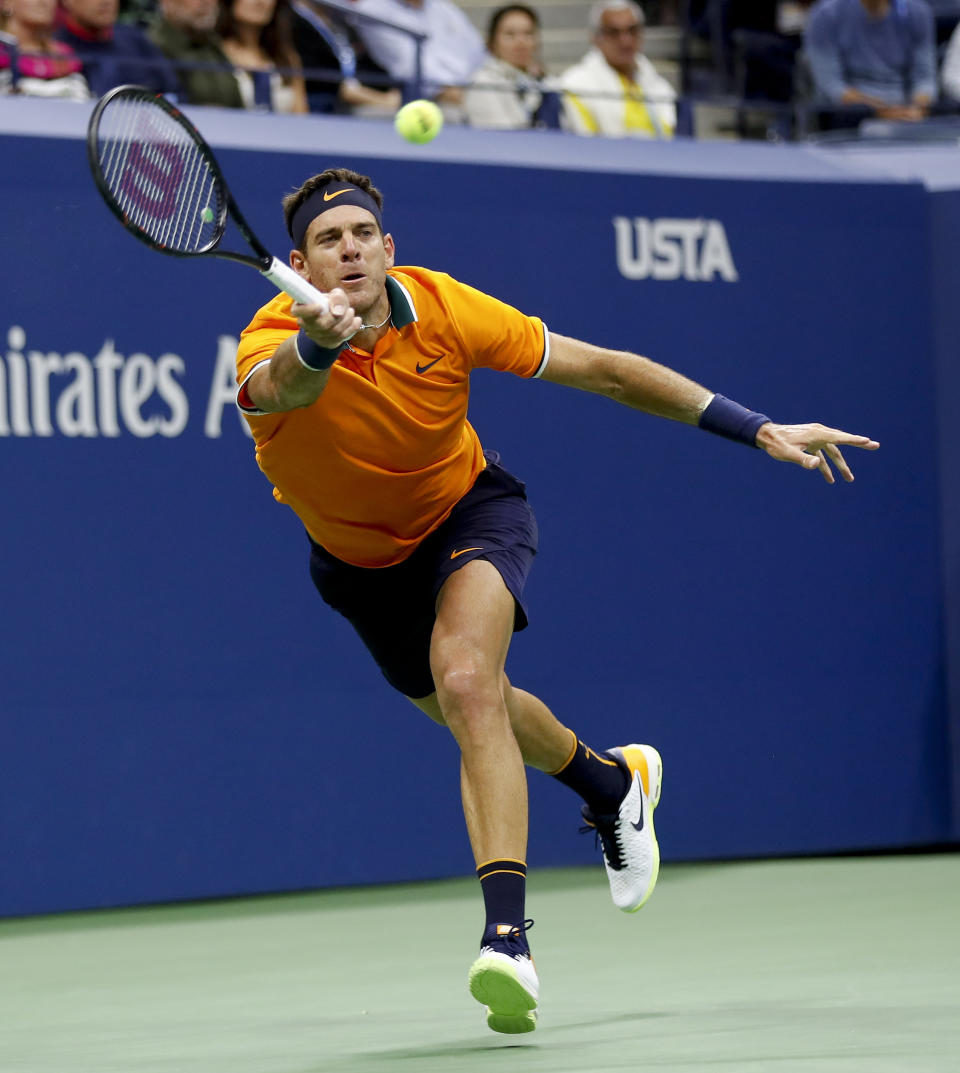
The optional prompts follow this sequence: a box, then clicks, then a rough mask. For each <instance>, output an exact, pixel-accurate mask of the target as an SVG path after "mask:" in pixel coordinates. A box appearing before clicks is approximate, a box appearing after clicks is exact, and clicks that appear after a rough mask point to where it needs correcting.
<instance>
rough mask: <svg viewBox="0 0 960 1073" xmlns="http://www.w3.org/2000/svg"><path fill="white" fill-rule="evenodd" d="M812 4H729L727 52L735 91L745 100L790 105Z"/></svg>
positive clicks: (751, 0) (736, 0)
mask: <svg viewBox="0 0 960 1073" xmlns="http://www.w3.org/2000/svg"><path fill="white" fill-rule="evenodd" d="M812 5H813V0H777V2H776V3H770V4H758V3H756V0H728V4H727V12H726V36H727V38H728V44H727V47H728V49H729V54H730V56H731V58H732V63H733V68H734V69H733V72H732V73H733V74H734V76H735V78H734V90H735V92H737V93H738V94H740V95H742V96H743V97H744V98H745V99H746V100H762V101H779V102H784V103H785V102H787V101H790V100H792V99H793V95H794V68H795V66H796V59H797V55H798V54H799V52H800V49H801V47H802V45H803V32H804V29H805V28H806V24H807V19H808V18H809V15H810V8H811V6H812Z"/></svg>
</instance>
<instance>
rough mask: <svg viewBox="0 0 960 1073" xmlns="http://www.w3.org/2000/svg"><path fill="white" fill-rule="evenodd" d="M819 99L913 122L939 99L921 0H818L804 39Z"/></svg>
mask: <svg viewBox="0 0 960 1073" xmlns="http://www.w3.org/2000/svg"><path fill="white" fill-rule="evenodd" d="M804 50H805V52H806V55H807V60H808V62H809V65H810V71H811V74H812V77H813V82H814V88H815V91H816V96H817V99H818V102H820V103H823V104H826V105H829V106H831V107H833V108H840V109H845V110H847V111H848V112H850V113H852V114H854V115H856V114H857V113H859V116H860V117H861V118H862V117H863V116H869V115H875V116H879V117H880V118H882V119H896V120H907V121H916V120H920V119H924V118H926V116H927V115H928V114H929V112H930V108H931V105H932V104H933V102H934V100H935V98H936V91H937V76H936V46H935V43H934V20H933V12H932V11H931V9H930V7H929V5H928V4H927V3H926V2H925V0H819V2H818V3H817V4H816V5H815V6H814V7H813V9H812V10H811V12H810V19H809V21H808V23H807V29H806V34H805V38H804Z"/></svg>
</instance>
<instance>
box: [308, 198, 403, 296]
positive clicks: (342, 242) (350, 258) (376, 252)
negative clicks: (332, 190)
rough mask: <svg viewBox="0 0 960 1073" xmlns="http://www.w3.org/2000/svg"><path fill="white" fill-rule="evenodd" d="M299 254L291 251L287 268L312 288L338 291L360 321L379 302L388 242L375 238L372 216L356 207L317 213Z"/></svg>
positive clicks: (390, 255)
mask: <svg viewBox="0 0 960 1073" xmlns="http://www.w3.org/2000/svg"><path fill="white" fill-rule="evenodd" d="M304 249H305V253H303V254H301V253H300V251H299V250H294V251H293V253H292V254H291V255H290V263H291V265H292V266H293V267H294V268H295V269H296V270H297V271H298V272H300V274H301V275H305V276H306V278H307V279H309V280H310V282H311V283H312V284H313V285H314V287H319V289H320V290H321V291H332V290H333V288H334V287H340V288H341V289H342V290H343V291H344V293H345V294H346V295H347V297H348V298H349V299H350V304H351V305H352V306H353V308H354V309H355V310H356V311H357V313H359V314H360V316H361V317H362V316H364V314H365V313H367V312H368V311H369V310H372V309H373V308H374V306H376V305H377V303H378V302H380V301H382V299H383V297H384V285H385V280H386V278H387V269H388V268H393V254H394V249H393V238H392V237H391V236H390V235H381V234H380V229H379V228H378V227H377V221H376V220H375V219H374V217H373V213H372V212H369V211H368V210H367V209H362V208H360V206H359V205H340V206H338V207H337V208H335V209H328V210H327V211H326V212H322V213H321V214H320V215H319V216H318V217H317V218H316V219H315V220H313V221H312V222H311V224H310V226H309V227H308V228H307V234H306V241H305V244H304Z"/></svg>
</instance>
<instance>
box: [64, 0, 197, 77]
mask: <svg viewBox="0 0 960 1073" xmlns="http://www.w3.org/2000/svg"><path fill="white" fill-rule="evenodd" d="M118 11H119V0H61V10H60V20H59V26H58V28H57V32H56V37H57V39H58V40H60V41H63V42H64V43H66V44H68V45H70V46H71V48H72V49H73V50H74V52H76V54H77V55H78V56H79V57H80V61H81V62H82V64H83V73H84V76H85V78H86V80H87V82H88V84H89V86H90V90H91V92H92V93H93V95H94V96H95V97H100V96H102V95H103V94H104V93H106V92H107V90H109V89H112V88H113V87H114V86H122V85H125V84H126V83H135V84H137V85H139V86H146V87H147V88H148V89H152V90H155V91H156V92H158V93H166V94H169V95H171V96H173V97H174V98H176V95H177V93H178V91H179V82H178V81H177V75H176V72H175V71H174V69H173V66H172V65H171V63H170V61H169V60H168V59H167V57H166V56H164V54H163V53H162V52H161V51H160V49H158V48H157V46H156V45H155V44H154V43H153V42H152V41H151V40H150V39H149V38H148V37H147V35H146V34H145V33H144V31H143V30H141V29H140V27H139V26H130V25H126V24H124V23H118V22H117V15H118Z"/></svg>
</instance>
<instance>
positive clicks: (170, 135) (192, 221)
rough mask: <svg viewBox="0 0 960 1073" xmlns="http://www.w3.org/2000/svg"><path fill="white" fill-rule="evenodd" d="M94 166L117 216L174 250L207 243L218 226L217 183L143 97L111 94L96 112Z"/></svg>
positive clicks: (178, 131)
mask: <svg viewBox="0 0 960 1073" xmlns="http://www.w3.org/2000/svg"><path fill="white" fill-rule="evenodd" d="M97 156H98V159H99V164H100V170H101V174H102V177H103V180H104V183H105V185H106V187H107V190H108V192H109V195H110V197H111V198H112V199H113V201H114V203H115V204H116V206H117V208H118V209H119V210H120V211H121V213H122V214H123V216H124V219H125V221H126V222H127V223H128V224H129V225H132V226H133V227H135V228H137V229H139V230H140V231H142V232H143V233H144V234H145V235H147V236H149V238H150V239H151V240H152V241H154V242H155V243H157V244H159V245H160V246H163V247H165V248H168V249H171V250H175V251H177V252H181V253H196V252H199V251H200V250H203V249H206V248H209V247H210V246H211V245H213V244H215V242H216V240H217V239H218V237H219V232H220V230H221V228H222V220H221V217H222V216H223V213H222V206H221V201H222V198H221V195H220V191H219V184H218V181H217V177H216V174H215V173H214V171H213V169H212V167H211V166H210V163H209V161H208V159H207V157H206V156H205V154H204V153H203V152H202V151H201V149H200V148H199V146H197V144H196V143H195V142H194V140H193V139H192V138H191V137H190V135H189V134H188V133H187V132H186V131H185V130H184V129H183V128H182V127H181V126H180V124H179V123H178V122H177V120H176V119H174V118H173V117H172V116H170V115H168V114H167V112H165V111H164V110H163V109H162V108H160V107H158V106H157V105H155V104H153V103H152V102H151V101H150V100H143V99H139V100H127V99H122V98H121V99H118V100H116V101H114V102H112V103H111V105H110V106H109V107H108V108H107V109H105V110H104V113H103V115H102V116H101V119H100V127H99V131H98V139H97Z"/></svg>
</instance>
